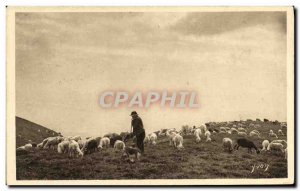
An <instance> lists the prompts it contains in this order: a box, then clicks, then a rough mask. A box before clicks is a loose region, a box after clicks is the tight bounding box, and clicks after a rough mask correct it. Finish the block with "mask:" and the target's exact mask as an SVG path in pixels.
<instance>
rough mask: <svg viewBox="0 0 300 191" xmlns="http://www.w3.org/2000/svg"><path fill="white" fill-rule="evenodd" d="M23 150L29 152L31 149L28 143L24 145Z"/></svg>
mask: <svg viewBox="0 0 300 191" xmlns="http://www.w3.org/2000/svg"><path fill="white" fill-rule="evenodd" d="M24 148H25V150H30V149H32V144H30V143H28V144H26V145H24Z"/></svg>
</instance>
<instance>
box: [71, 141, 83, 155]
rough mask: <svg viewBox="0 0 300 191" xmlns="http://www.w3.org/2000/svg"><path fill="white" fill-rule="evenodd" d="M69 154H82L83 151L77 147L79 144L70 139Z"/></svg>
mask: <svg viewBox="0 0 300 191" xmlns="http://www.w3.org/2000/svg"><path fill="white" fill-rule="evenodd" d="M69 156H70V157H73V156H77V157H79V156H81V157H82V156H83V152H82V151H81V150H80V148H79V144H78V143H77V142H76V141H74V140H71V141H70V144H69Z"/></svg>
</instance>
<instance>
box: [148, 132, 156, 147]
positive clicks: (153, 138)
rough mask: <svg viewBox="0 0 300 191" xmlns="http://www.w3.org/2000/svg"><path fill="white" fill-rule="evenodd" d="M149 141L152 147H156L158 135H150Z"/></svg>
mask: <svg viewBox="0 0 300 191" xmlns="http://www.w3.org/2000/svg"><path fill="white" fill-rule="evenodd" d="M149 141H150V144H151V145H156V141H157V135H156V134H155V133H151V134H150V135H149Z"/></svg>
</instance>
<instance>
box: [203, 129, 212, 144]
mask: <svg viewBox="0 0 300 191" xmlns="http://www.w3.org/2000/svg"><path fill="white" fill-rule="evenodd" d="M204 135H205V136H206V142H210V141H211V138H210V136H211V133H210V132H209V131H206V132H205V134H204Z"/></svg>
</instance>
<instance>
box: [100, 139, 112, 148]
mask: <svg viewBox="0 0 300 191" xmlns="http://www.w3.org/2000/svg"><path fill="white" fill-rule="evenodd" d="M109 144H110V139H109V138H108V137H103V138H102V139H101V140H100V144H99V146H98V148H101V149H102V148H109Z"/></svg>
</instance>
